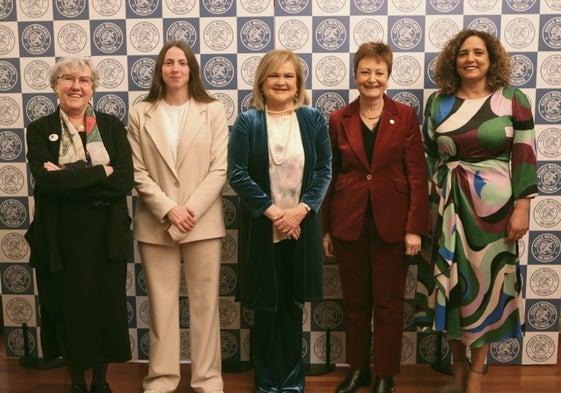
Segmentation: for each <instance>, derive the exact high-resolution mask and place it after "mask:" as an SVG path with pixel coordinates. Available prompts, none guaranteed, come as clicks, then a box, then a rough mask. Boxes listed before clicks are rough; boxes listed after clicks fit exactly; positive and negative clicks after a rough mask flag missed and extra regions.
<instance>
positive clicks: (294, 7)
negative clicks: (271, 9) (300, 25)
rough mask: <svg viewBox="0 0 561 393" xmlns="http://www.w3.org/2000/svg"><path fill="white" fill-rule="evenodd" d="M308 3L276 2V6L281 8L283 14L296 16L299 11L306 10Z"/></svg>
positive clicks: (307, 1)
mask: <svg viewBox="0 0 561 393" xmlns="http://www.w3.org/2000/svg"><path fill="white" fill-rule="evenodd" d="M309 3H310V0H301V1H295V0H278V1H277V4H278V6H279V7H280V8H282V9H283V10H284V12H286V13H288V14H298V13H300V12H301V11H303V10H304V9H306V7H307V6H308V4H309Z"/></svg>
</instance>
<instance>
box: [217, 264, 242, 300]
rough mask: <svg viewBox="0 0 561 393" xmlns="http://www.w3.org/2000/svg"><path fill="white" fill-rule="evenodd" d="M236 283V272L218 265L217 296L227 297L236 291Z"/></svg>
mask: <svg viewBox="0 0 561 393" xmlns="http://www.w3.org/2000/svg"><path fill="white" fill-rule="evenodd" d="M237 283H238V277H237V276H236V272H235V271H234V270H233V269H232V268H231V267H228V266H226V265H224V264H222V265H220V285H219V287H218V288H219V294H220V295H227V294H229V293H232V292H234V291H235V290H236V285H237Z"/></svg>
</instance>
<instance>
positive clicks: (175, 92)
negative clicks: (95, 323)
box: [128, 41, 228, 393]
mask: <svg viewBox="0 0 561 393" xmlns="http://www.w3.org/2000/svg"><path fill="white" fill-rule="evenodd" d="M128 130H129V140H130V143H131V148H132V151H133V163H134V177H135V188H136V190H137V192H138V196H139V198H138V200H137V204H136V211H135V216H134V234H135V239H136V240H137V242H138V247H139V251H140V256H141V259H142V267H143V270H144V274H145V279H146V284H147V288H148V297H149V299H150V305H151V317H150V363H149V368H148V375H147V376H146V377H145V378H144V382H143V387H144V393H171V392H174V391H175V390H176V388H177V386H178V384H179V379H180V368H179V366H180V364H179V361H180V332H179V288H180V277H181V274H180V269H181V266H182V264H181V262H182V261H183V266H184V269H185V278H186V284H187V292H188V296H189V315H190V326H189V328H190V329H189V330H190V346H191V387H192V388H193V389H194V390H195V391H196V392H198V393H211V392H222V391H223V381H222V376H221V353H220V324H219V316H218V284H219V271H220V259H221V250H222V237H223V236H224V235H225V228H224V218H223V211H222V196H221V195H222V189H223V187H224V184H225V181H226V167H227V161H226V157H227V143H228V124H227V120H226V115H225V111H224V107H223V106H222V104H221V103H220V102H218V101H216V100H214V99H213V98H212V97H210V96H209V95H208V94H207V93H206V91H205V90H204V87H203V84H202V82H201V79H200V75H199V65H198V63H197V60H196V58H195V55H194V53H193V51H192V50H191V48H190V47H189V46H188V45H187V44H186V43H184V42H182V41H174V42H168V43H167V44H165V45H164V47H163V48H162V50H161V51H160V54H159V55H158V58H157V60H156V67H155V70H154V80H153V82H152V86H151V88H150V92H149V94H148V96H147V97H146V98H145V100H144V101H142V102H140V103H139V104H137V105H135V106H134V107H133V108H132V109H131V111H130V113H129V124H128Z"/></svg>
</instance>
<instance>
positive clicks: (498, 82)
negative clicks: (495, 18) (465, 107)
mask: <svg viewBox="0 0 561 393" xmlns="http://www.w3.org/2000/svg"><path fill="white" fill-rule="evenodd" d="M472 36H477V37H479V38H481V39H482V40H483V42H485V47H486V48H487V52H488V53H489V62H490V64H489V71H488V73H487V86H488V88H489V91H491V92H493V91H495V90H497V89H498V88H500V87H504V86H507V85H508V84H509V83H510V77H511V61H510V56H509V54H508V53H507V51H506V50H505V49H504V47H503V46H502V44H501V42H500V41H499V40H498V39H497V38H496V37H494V36H493V35H491V34H489V33H488V32H486V31H480V30H472V29H465V30H462V31H460V32H459V33H458V34H456V35H455V36H454V37H452V38H451V39H450V40H449V41H448V43H447V44H446V46H445V47H444V48H443V49H442V51H441V52H440V54H439V55H438V58H437V60H436V66H435V72H434V79H435V83H436V85H437V87H438V88H439V89H440V91H441V92H442V93H444V94H453V93H455V92H456V91H457V90H458V89H459V88H460V86H461V84H462V81H461V79H460V75H459V74H458V70H457V69H456V59H457V57H458V52H459V50H460V47H461V46H462V44H463V43H464V41H465V40H466V39H468V38H469V37H472Z"/></svg>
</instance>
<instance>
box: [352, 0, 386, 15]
mask: <svg viewBox="0 0 561 393" xmlns="http://www.w3.org/2000/svg"><path fill="white" fill-rule="evenodd" d="M353 2H354V4H355V6H356V7H357V8H358V9H359V10H361V11H362V12H364V13H373V12H376V11H378V10H379V9H380V8H382V6H383V5H384V3H385V0H353Z"/></svg>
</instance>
